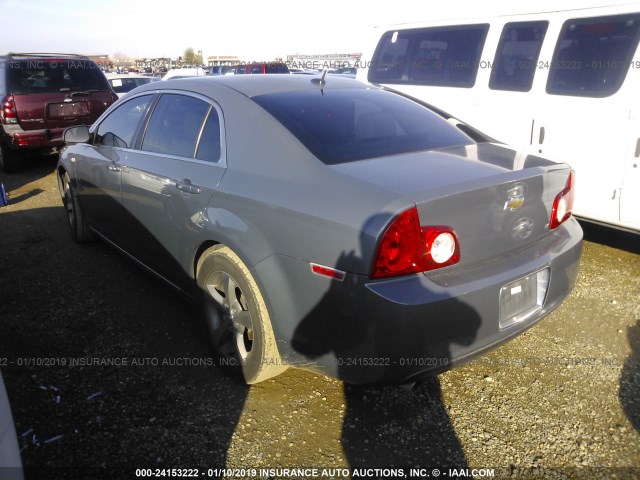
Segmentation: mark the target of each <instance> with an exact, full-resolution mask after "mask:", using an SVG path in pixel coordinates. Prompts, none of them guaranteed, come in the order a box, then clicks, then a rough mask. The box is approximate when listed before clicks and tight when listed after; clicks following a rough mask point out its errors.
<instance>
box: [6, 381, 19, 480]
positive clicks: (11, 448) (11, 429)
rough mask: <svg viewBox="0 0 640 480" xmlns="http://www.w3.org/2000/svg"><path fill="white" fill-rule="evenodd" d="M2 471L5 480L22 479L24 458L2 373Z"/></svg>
mask: <svg viewBox="0 0 640 480" xmlns="http://www.w3.org/2000/svg"><path fill="white" fill-rule="evenodd" d="M0 473H1V477H2V479H3V480H22V479H23V478H24V475H23V471H22V460H21V459H20V450H19V449H18V440H17V438H16V430H15V426H14V422H13V416H12V415H11V406H10V405H9V397H8V395H7V390H6V389H5V386H4V382H3V380H2V375H1V374H0Z"/></svg>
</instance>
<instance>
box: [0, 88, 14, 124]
mask: <svg viewBox="0 0 640 480" xmlns="http://www.w3.org/2000/svg"><path fill="white" fill-rule="evenodd" d="M0 121H1V122H2V123H4V124H5V125H8V124H12V123H18V113H17V112H16V103H15V101H14V100H13V96H12V95H9V96H7V97H4V98H3V99H2V110H0Z"/></svg>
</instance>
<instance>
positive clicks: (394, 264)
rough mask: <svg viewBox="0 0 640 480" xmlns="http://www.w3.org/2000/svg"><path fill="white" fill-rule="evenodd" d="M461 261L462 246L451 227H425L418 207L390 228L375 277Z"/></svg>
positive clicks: (383, 244)
mask: <svg viewBox="0 0 640 480" xmlns="http://www.w3.org/2000/svg"><path fill="white" fill-rule="evenodd" d="M459 260H460V247H459V244H458V239H457V238H456V235H455V233H454V232H453V230H452V229H451V228H449V227H421V226H420V219H419V218H418V210H417V209H416V208H415V207H414V208H411V209H409V210H407V211H405V212H403V213H401V214H400V215H398V217H397V218H396V219H395V220H394V221H393V223H391V225H389V227H388V228H387V230H386V231H385V233H384V235H383V236H382V240H381V241H380V245H379V246H378V252H377V255H376V258H375V262H374V265H373V271H372V272H371V277H372V278H387V277H396V276H400V275H408V274H412V273H420V272H424V271H426V270H433V269H436V268H441V267H445V266H447V265H453V264H454V263H457V262H458V261H459Z"/></svg>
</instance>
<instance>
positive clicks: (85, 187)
mask: <svg viewBox="0 0 640 480" xmlns="http://www.w3.org/2000/svg"><path fill="white" fill-rule="evenodd" d="M152 98H153V95H142V96H139V97H136V98H133V99H131V100H128V101H126V102H124V103H122V104H120V105H119V106H118V107H117V108H115V109H114V110H113V111H111V112H110V113H109V114H108V115H107V116H106V117H105V118H104V119H103V120H102V121H101V122H100V124H98V125H97V127H94V129H93V132H92V137H93V140H92V142H91V144H87V145H78V148H79V149H80V152H79V154H78V155H77V159H76V162H75V176H76V178H77V179H78V194H79V197H80V202H81V204H82V208H83V210H84V212H85V215H86V216H87V218H88V220H89V223H90V225H91V226H92V227H93V228H95V229H96V230H98V231H99V232H100V233H102V234H103V235H105V236H106V237H107V238H109V239H110V240H112V241H114V242H116V243H119V242H120V241H121V238H122V232H121V229H120V226H121V225H122V221H121V217H122V215H123V210H122V196H121V192H120V177H121V173H122V171H121V168H122V164H123V163H124V161H125V160H126V158H127V155H129V153H130V152H131V147H132V144H133V142H134V140H135V137H136V132H137V130H138V128H139V127H140V125H141V124H142V119H143V118H144V117H145V114H146V113H147V110H148V108H149V106H150V104H151V100H152Z"/></svg>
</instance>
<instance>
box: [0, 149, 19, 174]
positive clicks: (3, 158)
mask: <svg viewBox="0 0 640 480" xmlns="http://www.w3.org/2000/svg"><path fill="white" fill-rule="evenodd" d="M20 160H21V159H20V153H19V152H16V151H15V150H11V149H10V148H9V147H7V146H5V145H0V168H2V171H3V172H5V173H14V172H17V171H18V170H20V166H21V161H20Z"/></svg>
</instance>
